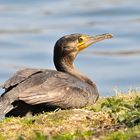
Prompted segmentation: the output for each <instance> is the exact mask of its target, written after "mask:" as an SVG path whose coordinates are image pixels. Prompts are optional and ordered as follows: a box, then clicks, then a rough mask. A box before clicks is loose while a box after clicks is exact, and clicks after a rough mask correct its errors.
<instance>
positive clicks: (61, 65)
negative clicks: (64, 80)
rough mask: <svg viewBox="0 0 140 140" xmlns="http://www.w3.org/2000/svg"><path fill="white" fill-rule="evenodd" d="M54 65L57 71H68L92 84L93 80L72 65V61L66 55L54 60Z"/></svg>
mask: <svg viewBox="0 0 140 140" xmlns="http://www.w3.org/2000/svg"><path fill="white" fill-rule="evenodd" d="M54 64H55V67H56V69H57V70H58V71H62V72H65V73H68V74H70V75H72V76H74V77H76V78H78V79H80V80H82V81H84V82H86V83H88V84H90V85H93V82H92V81H91V80H90V79H89V78H88V77H87V76H85V75H83V74H82V73H81V72H80V71H78V70H77V69H76V68H75V67H74V65H73V61H71V60H69V58H67V57H63V58H62V59H61V60H57V61H54Z"/></svg>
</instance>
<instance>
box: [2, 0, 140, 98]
mask: <svg viewBox="0 0 140 140" xmlns="http://www.w3.org/2000/svg"><path fill="white" fill-rule="evenodd" d="M71 33H84V34H90V35H96V34H102V33H112V34H114V38H113V39H111V40H105V41H102V42H99V43H97V44H94V45H92V46H91V47H89V48H88V49H86V50H85V51H83V52H82V53H81V54H80V55H79V56H78V57H77V59H76V61H75V65H76V66H77V67H78V69H80V70H81V71H82V72H83V73H85V74H86V75H88V76H89V77H90V78H91V79H92V80H93V81H94V82H95V83H96V84H97V87H98V89H99V91H100V94H101V96H110V95H114V94H115V92H114V89H119V90H121V91H123V92H125V91H127V90H129V89H136V88H137V89H140V0H0V83H3V82H4V81H5V80H6V79H8V78H9V77H10V76H11V75H12V74H14V73H15V71H16V70H18V69H21V68H25V67H34V68H49V69H54V65H53V59H52V58H53V47H54V44H55V42H56V40H57V39H59V38H60V37H61V36H63V35H66V34H71ZM0 92H2V90H1V91H0Z"/></svg>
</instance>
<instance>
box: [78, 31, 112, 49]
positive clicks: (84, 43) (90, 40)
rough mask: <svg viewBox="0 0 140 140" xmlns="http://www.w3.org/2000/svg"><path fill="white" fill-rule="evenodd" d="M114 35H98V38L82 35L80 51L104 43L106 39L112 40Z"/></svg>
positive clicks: (79, 44)
mask: <svg viewBox="0 0 140 140" xmlns="http://www.w3.org/2000/svg"><path fill="white" fill-rule="evenodd" d="M112 37H113V35H112V34H109V33H107V34H101V35H96V36H88V35H82V36H81V37H80V38H81V41H80V42H79V43H78V46H77V48H78V50H79V51H81V50H83V49H85V48H87V47H88V46H90V45H92V44H94V43H96V42H99V41H102V40H105V39H110V38H112Z"/></svg>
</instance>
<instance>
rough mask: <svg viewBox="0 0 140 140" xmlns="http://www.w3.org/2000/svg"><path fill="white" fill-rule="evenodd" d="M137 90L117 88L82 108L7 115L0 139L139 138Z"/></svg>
mask: <svg viewBox="0 0 140 140" xmlns="http://www.w3.org/2000/svg"><path fill="white" fill-rule="evenodd" d="M139 139H140V92H139V91H137V90H130V91H128V93H120V92H117V94H116V95H115V96H112V97H106V98H103V97H101V98H100V99H99V100H98V101H97V103H96V104H95V105H93V106H86V107H84V108H82V109H71V110H61V109H57V110H55V111H54V112H49V113H48V112H44V113H43V114H38V115H35V116H26V117H23V118H20V117H9V118H6V119H4V120H2V121H1V122H0V140H139Z"/></svg>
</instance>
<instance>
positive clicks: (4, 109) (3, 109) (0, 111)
mask: <svg viewBox="0 0 140 140" xmlns="http://www.w3.org/2000/svg"><path fill="white" fill-rule="evenodd" d="M12 108H13V106H12V105H11V103H10V101H9V100H8V98H5V97H4V96H0V120H2V119H4V118H5V115H6V114H7V113H8V112H9V111H10V110H11V109H12Z"/></svg>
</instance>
